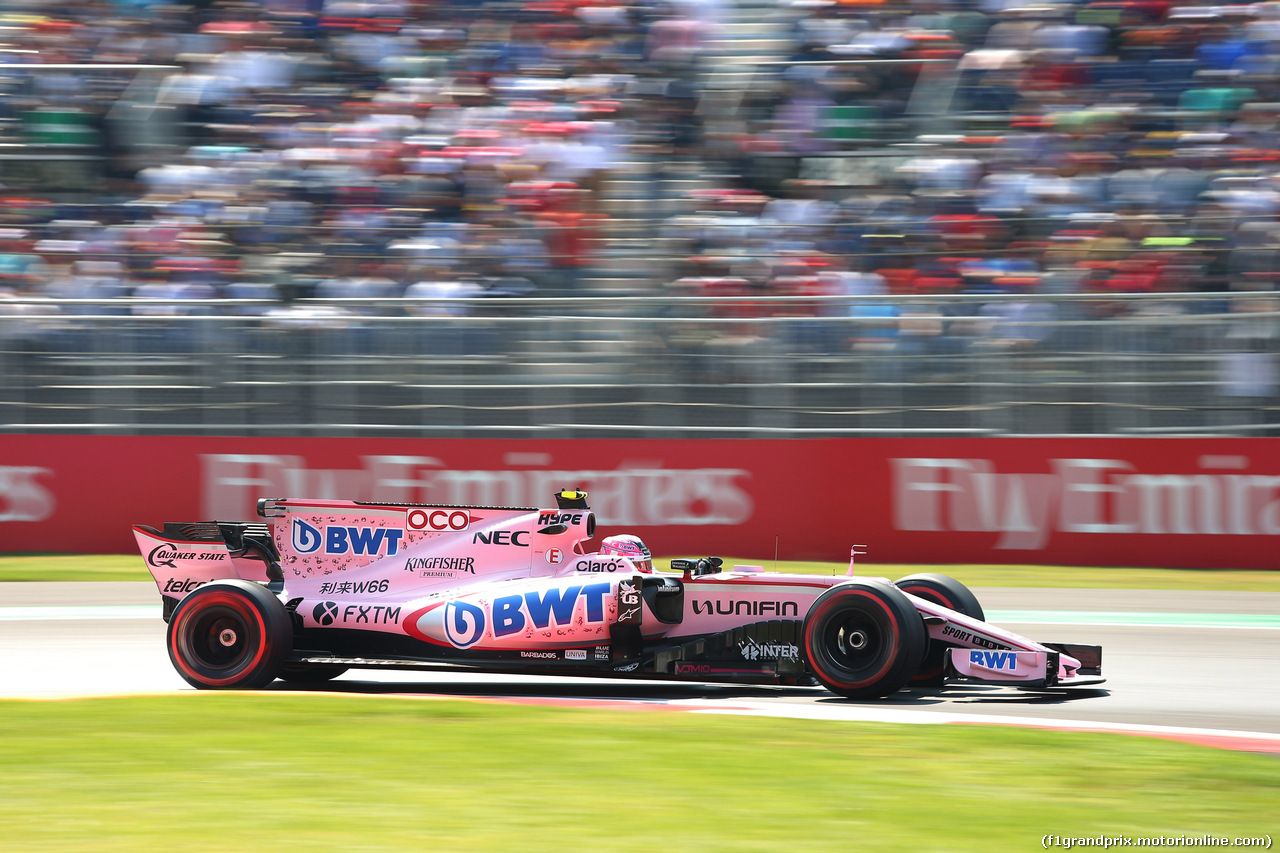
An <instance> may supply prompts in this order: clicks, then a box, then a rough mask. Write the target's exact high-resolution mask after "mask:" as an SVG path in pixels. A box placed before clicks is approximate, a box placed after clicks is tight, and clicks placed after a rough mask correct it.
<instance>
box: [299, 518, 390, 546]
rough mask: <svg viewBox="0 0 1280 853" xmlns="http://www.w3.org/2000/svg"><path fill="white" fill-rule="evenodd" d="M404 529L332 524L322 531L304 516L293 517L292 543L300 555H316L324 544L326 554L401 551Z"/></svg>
mask: <svg viewBox="0 0 1280 853" xmlns="http://www.w3.org/2000/svg"><path fill="white" fill-rule="evenodd" d="M403 536H404V531H403V530H398V529H396V528H387V527H358V526H354V525H352V526H343V525H337V524H332V525H329V526H328V527H326V528H325V529H324V532H323V533H321V532H320V530H319V529H317V528H315V527H312V526H311V525H310V524H307V523H306V522H305V521H302V520H301V519H296V518H295V519H294V520H293V535H292V537H291V542H292V544H293V550H295V551H297V552H298V553H299V554H313V553H315V552H316V551H319V550H320V546H321V545H323V546H324V553H326V554H353V555H361V554H370V555H372V554H394V553H396V552H397V551H399V550H400V539H401V537H403Z"/></svg>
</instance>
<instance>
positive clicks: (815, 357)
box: [0, 0, 1280, 432]
mask: <svg viewBox="0 0 1280 853" xmlns="http://www.w3.org/2000/svg"><path fill="white" fill-rule="evenodd" d="M3 8H4V9H5V10H6V11H4V12H3V13H0V196H2V197H3V198H2V200H0V342H2V343H3V344H4V349H5V352H6V354H7V355H6V357H7V358H9V359H11V360H13V362H14V365H15V366H14V367H13V368H12V370H16V371H18V373H20V374H22V375H23V376H25V377H26V378H25V379H23V380H21V381H19V380H16V379H12V378H11V379H10V380H9V382H8V386H7V394H8V398H9V400H8V401H9V403H10V404H11V405H10V408H8V409H7V411H11V412H12V411H16V410H18V409H19V408H20V409H21V411H22V415H21V417H20V418H18V419H16V420H11V422H10V423H11V425H12V424H14V423H18V425H26V426H27V427H30V426H31V425H32V424H33V423H37V424H38V423H43V422H45V421H48V420H50V417H49V415H48V413H49V412H50V411H54V410H57V409H58V406H59V404H58V403H57V401H56V399H55V397H50V396H48V394H49V393H51V392H49V390H48V387H49V385H50V380H48V379H47V376H49V375H61V373H65V372H66V371H74V370H76V369H83V368H85V363H84V360H86V359H87V360H90V361H100V359H101V357H102V356H103V355H104V354H108V353H110V354H115V355H120V353H121V351H122V350H123V351H126V352H127V353H128V354H129V355H131V357H133V358H134V363H133V366H132V369H131V372H129V374H128V375H129V376H130V377H132V380H131V381H133V383H134V387H138V388H142V387H144V386H145V385H146V383H145V382H140V380H138V377H139V376H140V375H141V374H142V373H145V371H141V370H140V369H139V368H138V359H141V358H144V357H146V356H148V355H150V356H157V355H171V356H175V355H179V354H184V353H186V354H190V353H191V352H192V351H193V350H199V352H200V353H203V354H204V355H205V356H206V361H207V358H208V357H209V356H210V354H211V353H215V352H219V353H224V354H225V353H227V352H233V353H238V354H241V355H246V354H259V355H277V356H278V355H288V356H290V358H292V359H293V360H295V361H296V360H297V359H298V358H299V357H300V356H302V355H303V354H310V355H315V356H322V355H325V354H326V353H328V354H330V355H335V356H337V355H341V356H352V357H355V356H368V357H373V356H378V355H384V356H391V355H406V354H417V355H423V356H433V357H436V358H437V362H436V363H435V364H434V365H433V366H432V368H431V369H433V370H436V369H443V368H442V367H441V365H442V364H443V361H442V359H445V358H446V357H449V356H455V357H458V358H471V359H472V362H473V363H474V362H475V360H477V359H484V358H486V357H492V358H495V359H497V360H499V361H500V362H501V366H502V368H503V375H504V376H505V378H506V379H507V380H510V379H511V378H512V376H513V375H514V374H513V362H512V353H513V352H514V351H515V349H514V348H518V346H523V347H524V348H525V350H527V351H530V352H534V351H539V350H540V351H542V352H544V353H545V352H547V351H548V350H550V351H557V352H562V353H563V352H568V351H571V350H572V351H577V352H578V353H579V357H578V358H576V359H575V366H574V367H573V369H566V368H565V367H564V365H563V363H562V362H561V361H557V360H556V359H550V360H548V361H549V362H550V363H552V368H551V370H550V372H551V373H555V372H556V371H557V370H559V375H560V379H561V380H565V377H566V375H569V374H572V375H574V376H585V377H587V378H597V379H598V378H599V377H600V376H601V374H602V372H607V369H608V365H609V364H610V363H611V362H612V363H615V364H616V367H617V370H616V372H617V373H625V374H626V375H627V377H629V381H630V382H632V383H634V382H640V381H645V382H651V383H653V384H655V385H663V384H670V383H673V382H699V383H709V384H711V385H715V384H718V383H724V382H731V383H751V382H761V383H765V384H770V385H771V386H772V387H774V388H775V389H776V388H781V387H783V386H785V385H786V384H787V383H794V382H801V381H804V380H824V381H825V380H830V379H831V378H832V377H833V376H836V377H839V378H840V379H841V381H843V382H845V383H846V384H847V388H846V391H848V393H851V394H855V396H856V394H857V393H865V392H866V389H868V388H872V387H877V386H878V387H885V388H889V387H897V386H901V385H903V384H904V383H908V384H911V385H918V386H928V387H929V388H930V389H931V390H930V391H929V394H930V395H931V396H930V397H929V398H928V399H929V400H930V401H931V402H930V403H928V404H927V405H926V404H917V405H911V404H908V403H905V402H904V401H903V400H902V399H901V396H900V395H901V394H903V393H907V392H904V391H902V390H901V389H900V388H899V390H896V391H895V392H894V393H895V394H898V395H899V396H898V397H895V398H894V399H893V400H890V401H888V402H885V401H884V400H879V401H878V402H877V401H874V400H869V399H867V398H865V397H864V398H860V399H859V400H858V401H855V402H856V405H854V406H853V407H852V409H855V410H858V411H860V412H861V413H862V414H864V415H867V416H868V417H870V416H874V415H883V414H884V412H885V411H888V410H889V409H893V408H894V407H898V408H899V409H901V410H906V409H911V410H914V411H919V412H921V413H922V414H921V418H922V420H921V423H922V424H923V425H927V424H929V423H939V422H940V421H939V420H938V418H937V417H933V418H932V420H930V418H931V417H932V416H931V415H930V414H929V410H930V409H941V408H943V407H952V408H954V406H956V405H961V404H962V405H965V406H969V407H982V406H989V405H993V404H999V405H1005V406H1006V407H1007V405H1008V404H1009V403H1010V401H1011V400H1012V401H1013V402H1016V403H1022V404H1030V403H1034V402H1036V401H1035V400H1031V399H1029V398H1028V397H1027V396H1026V392H1020V393H1022V394H1023V396H1022V397H1021V398H1018V399H1014V398H1015V397H1017V395H1016V394H1014V395H1012V396H1011V394H1010V393H1009V392H1007V391H1005V390H997V391H993V392H990V393H987V392H983V393H981V394H978V395H977V397H975V393H977V392H975V391H974V389H975V388H976V387H978V386H980V385H983V383H984V382H987V380H990V381H991V382H998V383H1004V384H1003V385H1002V386H1001V388H1007V387H1008V386H1009V384H1010V383H1012V384H1015V385H1019V386H1021V385H1024V384H1026V383H1027V382H1031V383H1032V384H1036V385H1039V386H1043V385H1045V384H1046V383H1048V384H1051V385H1053V386H1054V387H1055V388H1056V389H1057V390H1056V391H1055V394H1056V395H1057V396H1056V397H1054V399H1053V400H1040V401H1039V403H1056V404H1058V405H1060V406H1065V405H1068V404H1081V405H1083V404H1088V405H1091V406H1097V405H1099V404H1100V401H1099V400H1098V399H1096V398H1095V397H1092V396H1089V393H1088V392H1086V391H1081V390H1079V389H1080V388H1086V389H1088V388H1093V387H1096V386H1097V385H1098V383H1099V381H1100V379H1099V378H1100V377H1104V378H1110V379H1115V378H1116V377H1121V378H1122V379H1123V381H1124V382H1125V383H1130V384H1132V385H1134V386H1137V387H1139V388H1140V389H1146V390H1140V391H1138V392H1134V391H1133V390H1132V389H1126V388H1124V387H1117V388H1115V389H1113V391H1114V394H1115V396H1116V398H1117V399H1115V400H1111V401H1110V402H1109V403H1108V405H1109V406H1111V409H1112V412H1113V414H1114V412H1115V411H1116V410H1117V409H1116V407H1117V406H1121V407H1123V406H1125V405H1133V400H1134V397H1133V394H1134V393H1138V394H1139V395H1141V394H1144V393H1155V394H1160V393H1162V392H1160V391H1159V388H1161V387H1165V386H1167V387H1169V388H1172V389H1174V390H1173V391H1171V392H1169V394H1172V395H1173V396H1167V395H1166V396H1165V397H1160V398H1159V399H1156V398H1152V402H1151V405H1150V406H1148V408H1149V409H1154V408H1158V407H1160V406H1165V407H1170V408H1176V409H1179V410H1180V411H1182V412H1184V413H1185V412H1191V411H1192V410H1196V411H1195V413H1194V414H1187V415H1186V416H1185V417H1184V418H1182V419H1181V420H1178V419H1175V420H1173V421H1168V420H1161V421H1159V423H1156V422H1155V421H1150V420H1149V419H1148V420H1144V421H1142V422H1141V423H1139V424H1138V426H1139V427H1140V428H1141V427H1142V424H1146V426H1147V427H1149V428H1153V429H1170V430H1176V429H1181V428H1184V427H1192V428H1196V429H1199V428H1210V429H1223V428H1235V427H1240V426H1242V425H1243V426H1244V427H1245V428H1255V427H1257V426H1258V425H1261V426H1262V427H1267V426H1268V424H1269V421H1270V420H1271V419H1272V417H1271V415H1270V414H1269V412H1270V410H1271V407H1272V405H1273V403H1274V402H1275V399H1274V398H1275V395H1276V392H1277V385H1278V379H1277V377H1278V375H1280V374H1277V370H1276V367H1275V350H1276V348H1277V342H1278V341H1280V326H1277V323H1276V304H1275V302H1274V301H1273V291H1274V288H1275V285H1276V279H1277V277H1278V276H1280V264H1278V263H1277V257H1278V255H1280V221H1278V220H1277V212H1278V210H1280V91H1278V89H1280V82H1278V81H1280V76H1278V75H1277V71H1278V70H1280V3H1267V2H1264V3H1253V4H1245V5H1232V6H1211V5H1203V4H1198V5H1192V4H1178V3H1174V2H1168V0H1121V1H1119V2H1117V1H1116V0H1102V1H1101V2H1053V3H1048V2H1031V0H919V1H918V2H901V0H779V2H773V0H769V1H768V2H766V1H765V0H737V2H733V0H660V2H632V3H627V4H625V5H623V4H620V3H615V2H612V0H583V2H574V0H528V2H520V0H510V2H507V0H504V1H503V2H483V0H438V1H437V2H415V1H414V0H263V2H239V1H238V0H236V2H230V0H218V2H197V3H189V4H182V5H176V4H171V3H161V2H147V0H73V2H64V3H58V4H54V3H51V2H36V0H28V2H25V3H13V2H10V3H6V4H4V6H3ZM111 317H116V318H120V319H118V320H116V321H115V324H114V325H112V323H111V322H109V318H111ZM210 317H214V318H217V317H226V318H234V319H235V320H236V323H234V324H232V323H227V324H218V323H213V324H210V323H205V324H192V323H188V324H176V325H174V324H170V325H167V326H166V325H163V324H162V323H158V322H153V323H143V324H142V325H139V326H131V325H129V324H128V323H126V322H125V319H124V318H138V319H140V320H155V319H156V318H170V319H176V318H210ZM538 317H542V318H547V320H548V322H547V323H544V324H541V325H539V324H537V323H528V322H524V321H526V320H528V319H529V318H538ZM5 318H7V320H6V319H5ZM592 318H594V322H592ZM399 319H404V320H413V319H429V320H432V321H433V322H432V323H431V324H429V325H425V326H420V327H415V326H412V325H409V324H405V323H387V322H383V321H390V320H399ZM574 319H576V320H580V321H581V322H570V321H571V320H574ZM628 319H631V320H636V319H644V320H648V321H652V323H650V324H648V325H643V326H641V325H630V326H628V325H627V324H626V322H624V321H626V320H628ZM481 320H483V321H485V322H480V321H481ZM210 330H212V331H210ZM280 330H288V331H292V332H299V331H304V332H306V333H307V334H308V335H313V336H314V335H317V334H318V335H322V336H323V337H322V338H308V342H307V343H306V344H305V347H303V345H300V344H298V343H297V341H299V340H301V338H298V337H296V336H295V337H292V338H289V339H288V340H287V341H285V340H284V339H283V338H281V337H280V335H272V334H270V333H271V332H273V331H275V332H279V331H280ZM424 330H425V331H424ZM125 339H127V343H122V341H125ZM584 341H588V342H587V343H584ZM300 347H302V348H301V349H300ZM304 349H305V352H304V351H303V350H304ZM623 351H625V352H626V354H627V355H628V359H627V360H626V361H625V363H623V362H619V361H616V357H617V356H618V355H619V353H620V352H623ZM55 357H64V361H63V362H56V358H55ZM74 357H79V358H81V360H82V361H81V363H80V364H79V365H76V364H71V363H70V362H68V361H66V360H65V359H74ZM1113 357H1114V358H1113ZM1115 358H1121V361H1116V360H1115ZM1135 358H1137V359H1139V361H1134V360H1133V359H1135ZM824 359H825V360H824ZM51 364H54V365H55V366H53V367H51V366H50V365H51ZM58 364H61V367H58V366H57V365H58ZM779 364H789V365H791V367H792V368H794V369H789V372H786V374H785V375H780V374H779V373H778V371H779V369H780V368H779V366H778V365H779ZM1135 364H1138V365H1139V366H1138V367H1134V365H1135ZM68 365H70V366H68ZM93 369H95V370H99V371H100V370H101V369H102V368H101V365H100V363H99V364H97V366H96V367H94V368H93ZM227 369H228V368H227V366H226V365H225V364H220V365H219V370H220V371H222V373H221V375H226V373H225V371H226V370H227ZM353 369H354V368H353ZM12 370H11V371H10V374H11V376H12ZM237 370H239V371H240V374H243V365H240V366H239V367H237ZM41 371H44V373H43V374H41ZM355 372H356V373H357V374H360V375H364V376H368V375H369V374H368V372H367V371H365V372H364V373H361V371H360V370H356V371H355ZM514 373H519V371H514ZM240 374H236V375H240ZM42 375H43V376H45V377H46V378H44V379H42V378H40V376H42ZM120 375H122V374H121V373H119V372H117V373H113V374H111V376H112V377H115V378H116V379H118V378H119V376H120ZM468 375H472V376H473V375H474V372H473V373H472V374H468ZM960 375H963V377H964V379H963V380H961V379H957V376H960ZM1001 377H1003V378H1001ZM105 381H106V380H104V382H105ZM387 381H388V382H392V383H393V384H394V383H396V382H399V381H400V380H398V379H388V380H387ZM565 381H567V380H565ZM959 386H964V389H965V390H964V391H963V393H960V392H958V391H956V390H955V389H956V388H958V387H959ZM942 388H947V389H951V391H942V390H940V389H942ZM851 389H855V390H851ZM856 389H861V390H860V391H857V390H856ZM1064 389H1066V390H1064ZM1151 389H1157V390H1156V391H1152V390H1151ZM41 393H45V394H46V397H47V399H46V401H45V402H43V403H42V402H40V399H41V398H40V394H41ZM948 394H951V396H948ZM957 395H958V396H957ZM55 396H56V395H55ZM632 396H633V397H634V394H633V395H632ZM786 396H787V395H786V394H777V395H773V396H771V397H770V398H769V399H773V400H777V399H781V398H783V397H786ZM953 397H954V399H953ZM979 398H980V399H979ZM396 399H397V398H395V397H390V398H388V399H384V400H381V402H379V403H377V405H379V406H385V405H386V404H387V403H388V402H389V401H390V402H394V401H395V400H396ZM787 399H790V398H787ZM844 399H845V402H846V403H847V402H848V399H849V397H848V394H846V396H845V398H844ZM50 401H53V402H50ZM700 401H701V398H700ZM208 402H209V401H208V399H207V398H206V399H204V403H205V404H208ZM1101 402H1106V401H1101ZM64 403H65V401H64ZM99 403H101V401H99ZM165 405H171V404H168V403H166V404H165ZM172 405H177V404H172ZM370 405H374V404H373V403H370ZM423 405H428V406H429V405H431V404H430V403H424V404H423ZM742 405H744V406H746V405H775V403H766V402H762V401H761V400H755V401H754V402H752V403H743V404H742ZM777 405H784V403H778V404H777ZM14 407H17V408H14ZM143 408H145V406H144V407H143ZM1210 409H1212V410H1213V411H1208V410H1210ZM40 411H42V412H43V413H42V414H33V413H34V412H40ZM169 411H170V412H172V411H173V409H170V410H169ZM1222 411H1227V412H1230V413H1231V414H1228V415H1226V416H1223V415H1222V414H1221V412H1222ZM1242 411H1247V412H1248V413H1249V414H1248V415H1247V416H1242V415H1241V414H1240V412H1242ZM814 414H815V415H817V413H814ZM936 414H937V413H936V412H934V415H936ZM1005 414H1006V415H1007V411H1006V412H1005ZM796 417H798V414H797V415H796ZM1001 417H1002V418H1003V419H1002V420H1000V421H999V422H998V423H997V424H995V425H994V426H992V425H990V424H988V427H989V428H990V429H993V430H996V431H1009V430H1013V431H1037V429H1047V430H1050V431H1111V432H1114V431H1116V430H1117V429H1118V428H1120V427H1123V426H1125V425H1129V426H1133V425H1134V424H1135V423H1137V422H1135V421H1133V420H1132V419H1124V418H1121V419H1120V420H1119V421H1116V420H1114V419H1111V420H1105V421H1096V420H1093V419H1089V418H1086V419H1085V420H1080V419H1079V418H1078V417H1076V416H1075V415H1071V416H1067V415H1063V416H1061V417H1058V418H1056V419H1051V420H1050V421H1049V422H1047V424H1046V425H1044V426H1042V427H1037V426H1036V425H1035V424H1034V423H1032V422H1028V421H1026V420H1018V419H1014V420H1009V419H1008V418H1007V417H1005V416H1004V415H1002V416H1001ZM72 420H73V421H74V418H73V419H72ZM161 422H164V421H163V418H162V419H161ZM787 422H788V423H793V422H794V421H787ZM893 423H894V424H896V425H897V426H898V427H901V426H902V425H903V424H904V422H903V421H902V420H901V419H899V420H898V421H894V422H893ZM984 423H985V422H984ZM963 424H964V425H965V426H964V428H976V426H975V424H977V421H974V420H972V419H969V420H965V421H964V422H963ZM1117 425H1119V426H1117ZM988 427H983V428H984V429H985V428H988ZM833 428H834V427H833ZM922 428H923V427H922ZM957 428H959V427H957Z"/></svg>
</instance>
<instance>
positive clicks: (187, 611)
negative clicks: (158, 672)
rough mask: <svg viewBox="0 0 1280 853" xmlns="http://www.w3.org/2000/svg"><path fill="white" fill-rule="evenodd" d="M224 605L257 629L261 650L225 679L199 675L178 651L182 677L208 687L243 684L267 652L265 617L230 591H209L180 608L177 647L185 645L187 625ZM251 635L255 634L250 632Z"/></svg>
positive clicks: (177, 656) (177, 660) (175, 658)
mask: <svg viewBox="0 0 1280 853" xmlns="http://www.w3.org/2000/svg"><path fill="white" fill-rule="evenodd" d="M217 606H223V607H227V608H228V609H230V610H234V611H235V612H236V613H238V614H239V615H240V616H241V618H243V619H244V620H245V622H247V623H249V624H250V626H251V627H253V628H256V630H257V636H258V643H257V645H258V647H257V649H256V650H255V653H254V656H253V660H252V661H250V662H249V663H248V664H246V665H243V666H241V667H239V668H237V670H236V672H235V673H234V674H233V675H230V676H228V677H226V678H212V677H210V676H208V675H205V674H203V673H200V672H197V671H195V670H194V669H192V668H191V666H190V665H189V664H188V663H187V661H186V658H185V657H184V656H183V654H182V651H181V649H178V650H176V651H175V653H174V654H173V655H172V657H173V662H174V664H176V665H177V667H178V669H179V671H180V672H181V674H182V675H183V677H185V678H187V679H188V680H194V681H199V682H200V683H201V684H207V685H209V686H210V687H224V686H226V685H229V684H235V683H236V682H239V681H242V680H243V679H244V675H245V673H247V672H253V670H254V669H256V668H257V666H258V664H260V663H261V662H262V659H263V657H264V656H265V655H266V653H267V644H268V639H267V626H266V623H265V622H264V621H263V618H262V614H261V613H259V612H258V608H257V607H254V606H253V603H252V602H250V601H248V600H247V599H245V598H244V597H242V596H238V595H234V594H232V593H229V592H221V591H218V592H210V593H207V594H206V595H203V596H201V597H200V598H199V599H197V600H195V601H193V602H191V604H189V605H188V606H186V607H183V608H181V610H180V611H179V613H178V614H177V615H176V616H175V617H174V618H175V620H176V624H175V625H174V626H173V634H174V638H175V640H176V643H175V644H176V645H186V644H187V642H188V640H187V638H186V637H184V634H185V632H186V630H187V625H188V624H189V623H190V621H191V620H192V619H193V618H198V617H199V615H200V614H201V613H203V612H204V611H205V610H207V609H208V608H210V607H217ZM250 633H251V634H252V631H251V632H250Z"/></svg>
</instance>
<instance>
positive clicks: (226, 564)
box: [133, 521, 284, 619]
mask: <svg viewBox="0 0 1280 853" xmlns="http://www.w3.org/2000/svg"><path fill="white" fill-rule="evenodd" d="M133 536H134V539H135V540H136V541H137V543H138V550H139V551H140V552H141V553H142V556H143V558H144V559H145V561H146V564H147V571H149V572H151V576H152V577H153V578H154V579H155V582H156V586H157V587H158V588H159V589H160V595H161V598H162V599H163V601H164V605H165V618H166V619H167V618H168V615H169V613H170V612H172V609H173V606H174V605H176V604H177V603H178V601H179V600H180V599H181V598H182V597H183V596H184V595H186V594H187V593H189V592H191V590H193V589H195V588H196V587H198V586H203V585H204V584H206V583H208V582H209V581H215V580H225V579H236V578H242V579H244V580H252V581H260V582H266V583H267V584H268V585H269V586H276V585H281V586H282V585H283V581H284V575H283V573H282V571H281V569H280V552H279V551H278V550H277V549H276V546H275V542H274V541H273V540H272V536H271V528H270V527H268V526H267V525H266V524H262V523H260V522H246V521H197V522H173V521H170V522H166V523H165V525H164V527H163V528H162V529H160V530H157V529H156V528H154V527H151V526H149V525H146V524H135V525H134V526H133Z"/></svg>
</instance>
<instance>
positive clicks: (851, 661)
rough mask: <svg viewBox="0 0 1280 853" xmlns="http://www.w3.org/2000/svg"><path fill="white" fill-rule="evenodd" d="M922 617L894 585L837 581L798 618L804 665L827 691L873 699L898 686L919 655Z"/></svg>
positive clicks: (922, 639) (922, 649) (913, 669)
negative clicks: (838, 582)
mask: <svg viewBox="0 0 1280 853" xmlns="http://www.w3.org/2000/svg"><path fill="white" fill-rule="evenodd" d="M928 641H929V635H928V632H926V631H925V627H924V620H923V619H922V618H921V617H920V613H919V612H918V611H917V610H916V609H915V607H913V606H912V604H911V602H910V601H909V600H908V599H907V597H906V596H905V595H903V594H902V593H901V592H900V591H898V589H896V588H895V587H893V586H890V585H888V584H884V583H878V582H874V581H853V582H849V583H842V584H838V585H837V586H834V587H832V588H831V589H829V590H827V591H826V592H824V593H823V594H822V595H820V596H818V598H817V599H816V600H815V601H814V602H813V606H812V607H811V608H809V613H808V615H807V616H806V617H805V620H804V645H805V654H806V656H807V658H808V661H809V667H810V669H812V670H813V675H814V677H815V678H817V679H818V681H820V682H822V684H823V685H824V686H825V687H826V688H827V689H828V690H830V691H831V692H832V693H836V694H839V695H840V696H844V697H846V698H849V699H875V698H879V697H881V696H888V695H889V694H890V693H894V692H896V691H897V690H900V689H901V688H902V687H903V686H905V685H906V683H907V682H908V681H910V680H911V676H912V675H914V674H915V672H916V669H917V668H918V667H919V665H920V661H921V659H922V658H923V657H924V652H925V648H926V646H927V645H928Z"/></svg>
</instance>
